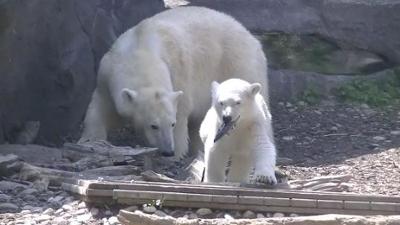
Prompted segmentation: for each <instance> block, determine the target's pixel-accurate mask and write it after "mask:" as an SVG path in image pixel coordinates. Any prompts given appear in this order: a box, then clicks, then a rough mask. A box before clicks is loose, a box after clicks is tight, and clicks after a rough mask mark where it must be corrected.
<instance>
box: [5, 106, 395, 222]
mask: <svg viewBox="0 0 400 225" xmlns="http://www.w3.org/2000/svg"><path fill="white" fill-rule="evenodd" d="M399 108H400V107H398V106H397V107H396V106H385V107H382V108H371V107H368V106H367V105H358V106H355V105H349V104H340V103H333V102H323V103H321V104H319V105H316V106H309V105H306V104H305V103H303V102H298V103H279V104H278V105H277V106H276V107H275V108H274V109H273V110H272V113H273V117H274V129H275V137H276V143H277V146H278V149H279V156H280V157H285V158H287V159H289V160H287V161H289V163H288V162H286V163H285V165H281V166H280V169H281V170H282V171H283V172H285V173H286V174H287V175H289V178H290V179H306V178H313V177H317V176H325V175H345V174H351V175H352V179H351V180H350V181H349V182H348V191H350V192H356V193H364V194H386V195H399V192H400V187H399V186H398V184H399V182H400V169H399V166H400V164H399V162H400V153H399V151H400V148H399V146H400V111H399ZM171 175H173V174H171ZM137 209H138V210H141V211H144V212H148V213H154V214H156V215H160V216H167V215H169V216H172V217H187V218H196V217H197V218H257V217H258V218H260V217H282V216H297V215H293V214H292V215H290V214H282V213H279V212H271V213H264V214H263V213H259V212H251V211H247V212H245V211H243V212H239V211H232V212H222V211H217V210H214V211H213V210H209V209H192V210H188V209H168V208H167V209H165V208H163V209H161V210H159V209H156V208H154V207H153V206H138V208H137ZM0 213H1V214H0V225H3V224H4V225H6V224H7V225H8V224H10V225H11V224H119V222H118V220H117V217H116V215H117V213H118V208H113V207H110V206H108V205H102V206H89V205H86V204H85V203H83V202H81V201H80V200H78V199H76V198H74V197H73V196H71V195H69V194H68V193H66V192H64V191H62V190H61V189H60V188H57V187H50V188H49V189H47V190H43V188H41V187H40V186H37V185H36V184H35V183H30V182H21V181H16V180H10V179H8V180H7V179H5V180H2V181H0Z"/></svg>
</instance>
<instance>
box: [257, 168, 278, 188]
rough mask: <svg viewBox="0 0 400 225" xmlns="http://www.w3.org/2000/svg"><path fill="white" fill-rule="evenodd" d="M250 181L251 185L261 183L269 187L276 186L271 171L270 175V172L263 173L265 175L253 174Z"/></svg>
mask: <svg viewBox="0 0 400 225" xmlns="http://www.w3.org/2000/svg"><path fill="white" fill-rule="evenodd" d="M252 180H253V182H252V183H263V184H269V185H276V184H277V183H278V182H277V180H276V177H275V173H274V171H272V173H270V172H265V173H257V172H255V173H254V175H253V179H252Z"/></svg>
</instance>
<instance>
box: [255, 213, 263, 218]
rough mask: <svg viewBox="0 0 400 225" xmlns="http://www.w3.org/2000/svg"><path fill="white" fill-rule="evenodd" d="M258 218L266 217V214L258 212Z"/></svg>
mask: <svg viewBox="0 0 400 225" xmlns="http://www.w3.org/2000/svg"><path fill="white" fill-rule="evenodd" d="M256 217H257V218H265V216H264V214H262V213H257V216H256Z"/></svg>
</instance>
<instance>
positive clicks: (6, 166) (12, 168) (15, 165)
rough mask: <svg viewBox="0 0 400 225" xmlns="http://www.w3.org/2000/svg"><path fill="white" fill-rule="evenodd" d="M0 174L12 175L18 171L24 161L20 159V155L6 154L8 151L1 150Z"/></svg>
mask: <svg viewBox="0 0 400 225" xmlns="http://www.w3.org/2000/svg"><path fill="white" fill-rule="evenodd" d="M0 152H1V153H2V154H0V176H5V177H8V176H11V175H13V174H15V173H18V172H19V170H20V169H21V167H22V163H21V162H20V161H19V158H18V156H16V155H14V154H8V155H3V154H6V152H2V151H0Z"/></svg>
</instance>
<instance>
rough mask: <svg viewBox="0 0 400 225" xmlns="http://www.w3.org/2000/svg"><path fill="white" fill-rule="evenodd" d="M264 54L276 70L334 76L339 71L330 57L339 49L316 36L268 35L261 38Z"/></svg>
mask: <svg viewBox="0 0 400 225" xmlns="http://www.w3.org/2000/svg"><path fill="white" fill-rule="evenodd" d="M261 42H262V44H263V46H264V52H265V53H266V54H267V58H268V59H269V62H270V65H271V66H272V67H275V68H291V69H297V70H303V71H314V72H320V73H326V74H333V73H335V71H336V70H337V68H335V66H334V65H332V64H331V63H330V61H329V55H330V54H332V53H333V52H334V51H336V50H337V49H338V47H337V46H335V45H334V44H332V43H330V42H328V41H326V40H323V39H321V38H320V37H317V36H314V35H296V34H285V33H266V34H264V35H262V36H261Z"/></svg>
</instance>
